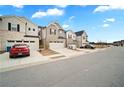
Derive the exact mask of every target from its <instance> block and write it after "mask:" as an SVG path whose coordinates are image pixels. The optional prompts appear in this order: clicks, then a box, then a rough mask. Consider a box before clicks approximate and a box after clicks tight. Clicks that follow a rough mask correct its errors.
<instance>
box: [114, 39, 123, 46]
mask: <svg viewBox="0 0 124 93" xmlns="http://www.w3.org/2000/svg"><path fill="white" fill-rule="evenodd" d="M113 45H114V46H124V40H120V41H115V42H113Z"/></svg>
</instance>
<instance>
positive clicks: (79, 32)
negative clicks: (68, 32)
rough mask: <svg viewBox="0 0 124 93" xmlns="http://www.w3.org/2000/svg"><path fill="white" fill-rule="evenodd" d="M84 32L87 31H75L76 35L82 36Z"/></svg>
mask: <svg viewBox="0 0 124 93" xmlns="http://www.w3.org/2000/svg"><path fill="white" fill-rule="evenodd" d="M83 33H85V31H84V30H82V31H78V32H75V34H76V36H81V35H82V34H83Z"/></svg>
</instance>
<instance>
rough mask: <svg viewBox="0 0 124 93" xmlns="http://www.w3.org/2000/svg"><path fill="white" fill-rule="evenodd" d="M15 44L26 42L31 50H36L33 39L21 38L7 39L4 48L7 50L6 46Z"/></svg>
mask: <svg viewBox="0 0 124 93" xmlns="http://www.w3.org/2000/svg"><path fill="white" fill-rule="evenodd" d="M15 44H27V45H29V48H30V49H31V50H36V44H35V41H28V40H27V41H21V40H7V42H6V49H5V50H7V47H9V48H10V47H12V46H13V45H15Z"/></svg>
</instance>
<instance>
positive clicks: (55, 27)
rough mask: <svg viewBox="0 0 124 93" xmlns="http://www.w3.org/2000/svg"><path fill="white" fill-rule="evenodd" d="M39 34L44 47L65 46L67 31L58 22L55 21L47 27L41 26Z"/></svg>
mask: <svg viewBox="0 0 124 93" xmlns="http://www.w3.org/2000/svg"><path fill="white" fill-rule="evenodd" d="M39 34H40V37H41V42H42V43H41V44H43V47H44V48H51V49H56V48H64V47H65V40H66V39H65V31H64V29H63V28H62V27H61V26H60V25H59V24H58V23H56V22H53V23H50V24H49V25H48V26H47V27H39Z"/></svg>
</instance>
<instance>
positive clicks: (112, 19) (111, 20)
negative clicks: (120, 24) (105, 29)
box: [104, 18, 115, 22]
mask: <svg viewBox="0 0 124 93" xmlns="http://www.w3.org/2000/svg"><path fill="white" fill-rule="evenodd" d="M104 22H115V18H106V19H105V20H104Z"/></svg>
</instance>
